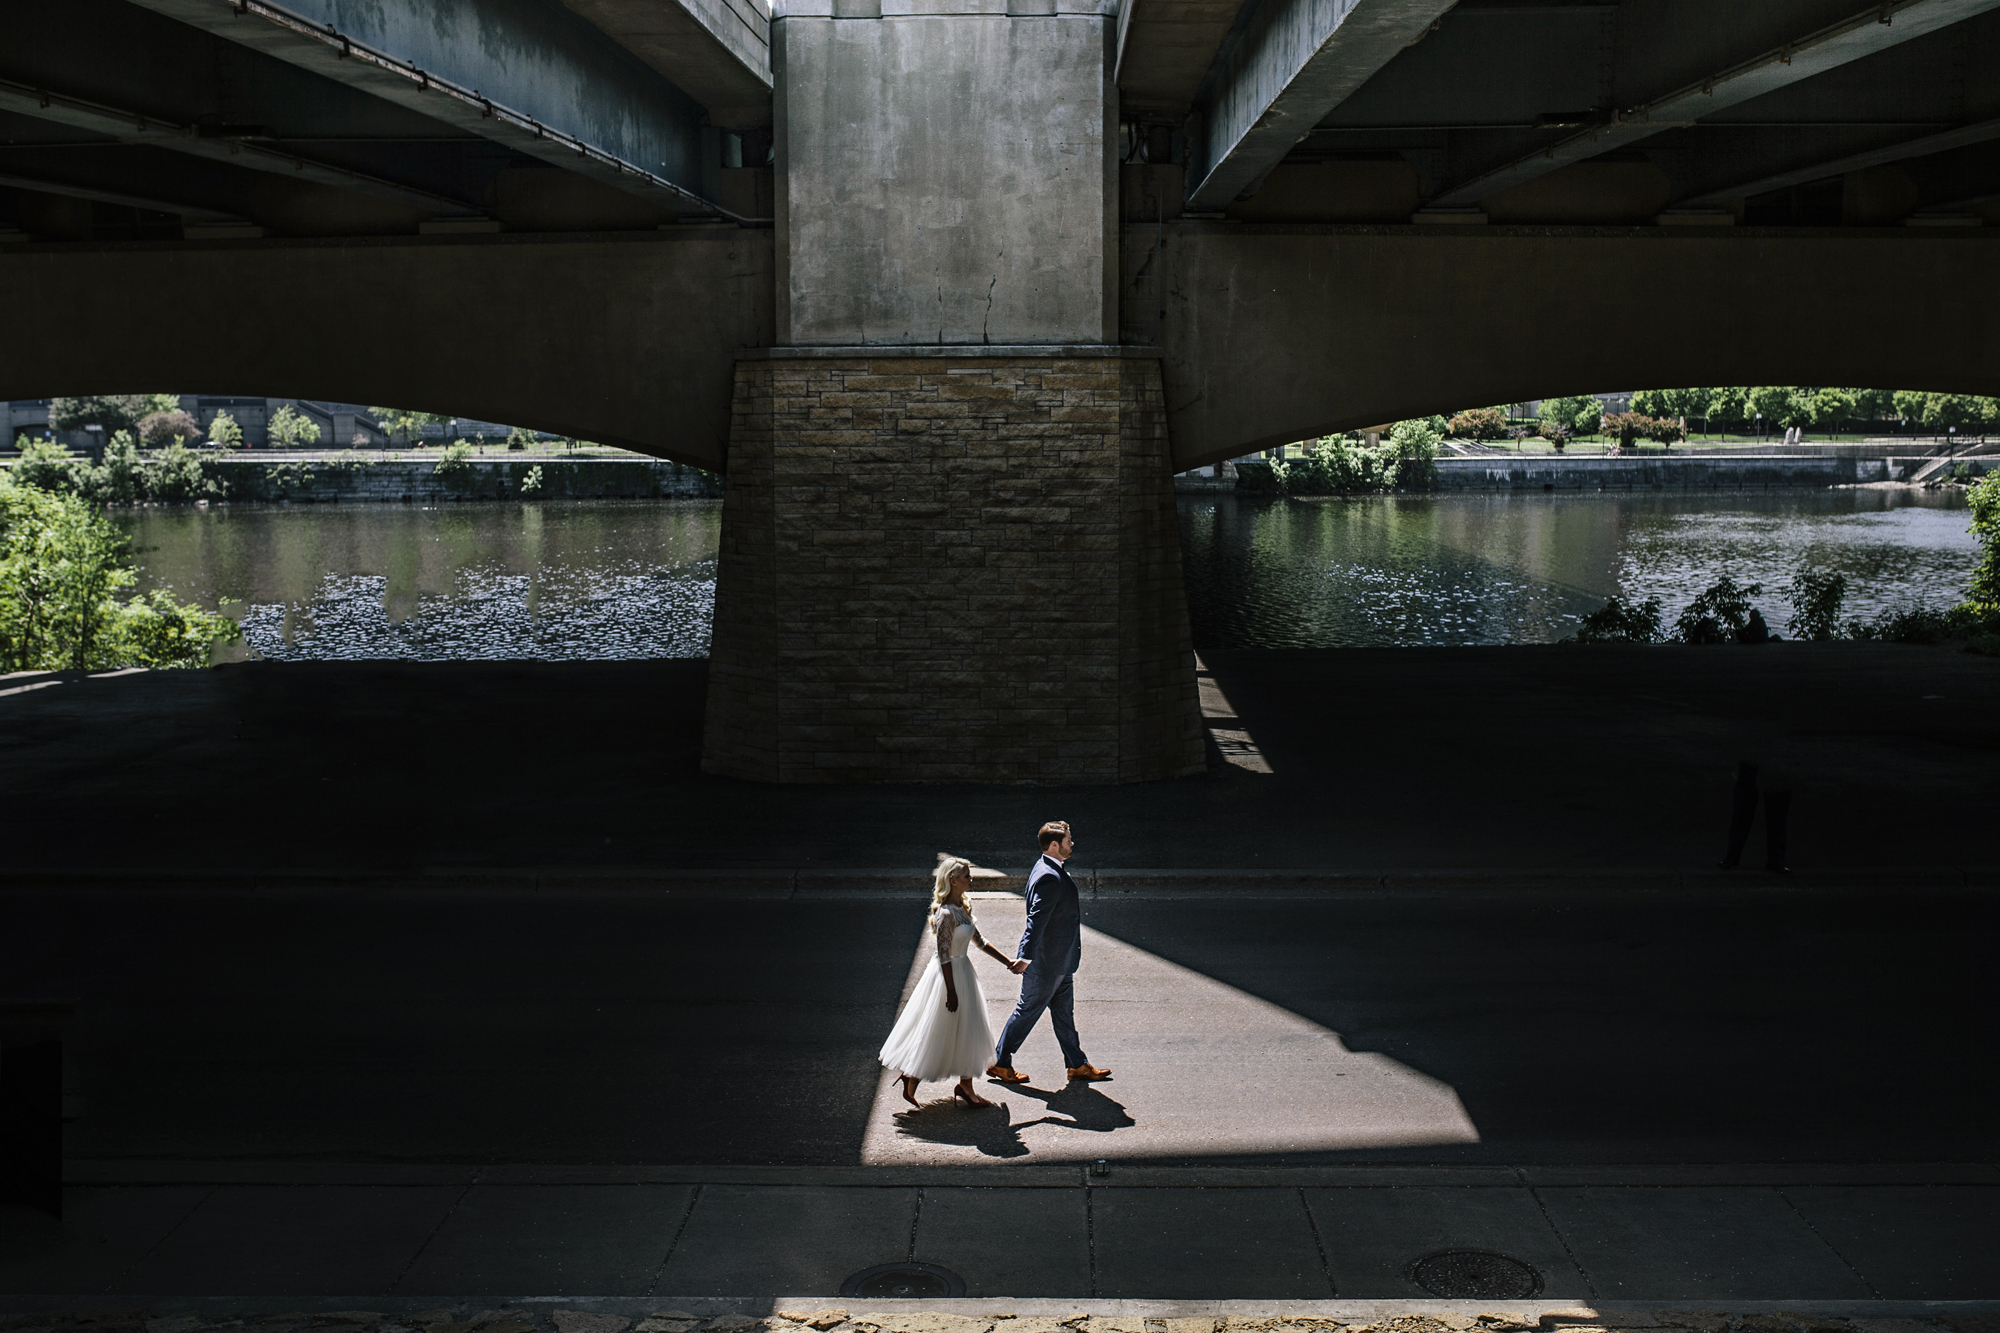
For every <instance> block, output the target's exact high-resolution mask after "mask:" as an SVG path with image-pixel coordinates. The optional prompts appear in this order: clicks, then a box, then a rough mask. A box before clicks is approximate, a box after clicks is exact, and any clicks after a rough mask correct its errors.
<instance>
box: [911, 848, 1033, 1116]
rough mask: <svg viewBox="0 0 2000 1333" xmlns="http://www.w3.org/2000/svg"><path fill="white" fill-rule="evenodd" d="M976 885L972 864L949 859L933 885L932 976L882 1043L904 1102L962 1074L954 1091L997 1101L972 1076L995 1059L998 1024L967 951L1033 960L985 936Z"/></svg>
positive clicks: (927, 974) (1017, 966)
mask: <svg viewBox="0 0 2000 1333" xmlns="http://www.w3.org/2000/svg"><path fill="white" fill-rule="evenodd" d="M971 887H972V863H971V862H970V861H965V860H961V859H960V858H958V857H955V856H949V857H946V858H945V859H944V860H943V861H942V862H941V863H940V864H939V865H938V868H937V875H936V877H935V879H934V881H933V883H932V887H931V927H930V928H931V939H932V941H933V943H934V945H935V949H934V952H933V953H932V955H931V960H930V962H928V963H926V964H925V965H924V975H923V977H922V979H921V980H919V981H918V982H917V988H916V990H914V991H912V992H911V993H910V1002H909V1003H908V1004H906V1005H904V1006H903V1012H902V1013H901V1014H899V1015H898V1016H897V1018H896V1026H895V1027H893V1028H891V1029H890V1030H889V1040H887V1041H885V1042H883V1043H882V1053H881V1056H880V1058H881V1061H882V1064H883V1066H884V1067H885V1068H888V1069H893V1070H895V1071H896V1072H897V1073H898V1074H899V1075H900V1076H901V1077H902V1080H903V1100H904V1101H906V1102H908V1103H909V1104H910V1105H912V1106H921V1105H922V1103H921V1102H919V1101H918V1100H917V1084H919V1083H926V1082H933V1081H935V1080H938V1079H944V1078H953V1077H956V1078H957V1079H958V1087H957V1088H956V1089H954V1090H953V1095H954V1096H957V1097H959V1098H961V1099H962V1100H964V1101H966V1102H969V1103H971V1104H972V1105H973V1106H991V1105H993V1103H992V1102H989V1101H987V1100H986V1099H985V1098H984V1097H981V1096H980V1095H979V1094H978V1093H976V1092H974V1091H973V1090H972V1076H973V1075H974V1074H978V1073H981V1072H983V1071H984V1070H985V1068H986V1066H987V1065H989V1064H991V1063H992V1062H993V1029H992V1028H991V1027H989V1026H988V1025H987V1022H986V1000H985V997H983V996H982V995H981V994H980V993H979V976H978V974H977V973H976V972H974V971H973V969H972V960H971V959H970V958H968V957H967V956H966V955H967V954H968V953H969V952H970V951H971V949H972V946H973V945H975V944H977V945H978V946H979V947H980V948H982V949H984V950H985V951H986V952H987V953H988V954H991V955H992V956H993V958H994V959H995V960H997V961H998V962H1000V963H1002V964H1004V965H1005V966H1006V968H1007V970H1008V971H1010V972H1017V973H1018V972H1025V971H1027V970H1028V965H1027V964H1026V963H1025V962H1022V961H1021V960H1020V959H1018V958H1009V957H1008V956H1007V955H1006V954H1003V953H1001V952H1000V951H999V950H998V949H996V948H994V947H993V946H992V945H990V944H988V943H987V942H986V941H985V940H984V939H982V938H981V937H980V934H979V928H978V927H977V926H976V925H974V924H973V921H972V909H971V908H970V907H968V906H966V902H965V891H966V890H967V889H969V888H971Z"/></svg>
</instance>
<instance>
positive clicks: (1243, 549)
mask: <svg viewBox="0 0 2000 1333" xmlns="http://www.w3.org/2000/svg"><path fill="white" fill-rule="evenodd" d="M1180 517H1181V540H1182V557H1183V560H1184V562H1185V564H1186V567H1187V575H1188V601H1189V607H1190V611H1191V613H1192V616H1193V620H1194V638H1195V646H1196V647H1198V648H1319V647H1332V646H1340V645H1363V644H1467V643H1547V642H1551V641H1553V640H1556V639H1560V638H1562V637H1564V636H1565V635H1567V634H1570V633H1572V632H1573V631H1574V630H1575V628H1576V622H1577V618H1578V617H1579V616H1581V615H1582V614H1584V613H1585V612H1588V611H1594V610H1596V609H1597V608H1598V607H1600V606H1602V605H1603V604H1604V602H1605V600H1606V599H1607V598H1609V597H1611V596H1612V595H1614V594H1616V595H1619V596H1625V597H1635V598H1638V599H1640V600H1644V599H1645V598H1648V597H1658V598H1659V599H1660V602H1661V604H1662V606H1663V608H1664V610H1665V612H1666V619H1667V622H1668V623H1669V624H1671V623H1672V622H1673V619H1674V617H1675V616H1676V615H1677V614H1678V613H1679V612H1680V610H1681V608H1682V607H1684V606H1685V605H1687V603H1688V602H1689V601H1690V600H1691V599H1692V598H1693V597H1694V596H1695V594H1696V593H1698V592H1700V591H1701V590H1702V589H1703V588H1705V587H1707V586H1709V585H1710V584H1712V583H1713V582H1714V581H1715V580H1716V579H1717V578H1718V577H1719V576H1721V575H1723V574H1727V575H1729V576H1730V577H1731V578H1734V579H1735V580H1736V581H1737V582H1739V583H1757V582H1761V583H1762V584H1763V585H1764V588H1765V592H1764V595H1763V596H1762V597H1760V598H1757V599H1756V601H1757V604H1758V605H1759V606H1760V607H1761V608H1762V610H1763V611H1764V615H1765V619H1767V620H1768V621H1769V622H1770V623H1771V625H1772V627H1773V628H1774V629H1776V630H1778V631H1779V632H1780V633H1782V632H1783V629H1784V625H1785V621H1786V619H1787V617H1788V616H1789V615H1790V609H1789V608H1788V607H1787V606H1786V605H1785V604H1784V601H1783V599H1782V596H1781V590H1782V588H1783V586H1784V585H1785V583H1786V582H1787V581H1789V579H1790V578H1791V574H1792V571H1793V570H1795V569H1797V568H1798V567H1799V566H1800V565H1801V564H1811V565H1813V566H1815V567H1818V568H1825V569H1833V570H1839V571H1840V572H1842V573H1844V574H1846V575H1847V577H1848V582H1849V591H1848V601H1847V610H1848V614H1850V615H1860V616H1862V617H1864V618H1865V617H1868V616H1872V615H1874V614H1875V613H1877V612H1880V611H1884V610H1897V609H1902V608H1904V607H1907V606H1910V605H1912V604H1916V603H1927V604H1929V605H1931V606H1945V605H1949V604H1951V603H1953V602H1956V601H1958V600H1959V599H1960V598H1962V597H1963V596H1964V594H1965V588H1966V584H1967V581H1968V579H1969V578H1970V575H1971V567H1972V559H1973V555H1974V553H1975V551H1976V550H1977V549H1978V547H1977V542H1976V541H1975V539H1974V538H1973V537H1972V536H1971V534H1969V533H1968V532H1967V531H1966V519H1967V515H1966V511H1965V502H1964V498H1963V497H1962V496H1961V495H1958V494H1956V493H1952V492H1943V491H1937V492H1925V491H1906V490H1879V491H1878V490H1824V491H1818V490H1814V491H1809V490H1797V491H1763V492H1751V493H1736V494H1715V493H1709V494H1706V495H1697V496H1687V495H1622V496H1610V495H1603V494H1590V495H1547V494H1539V493H1534V494H1525V495H1519V494H1511V493H1507V492H1479V493H1474V494H1461V495H1439V496H1366V497H1361V498H1356V499H1350V500H1338V499H1330V500H1251V499H1241V498H1237V497H1233V496H1222V497H1215V498H1210V497H1206V496H1202V497H1195V496H1185V497H1183V498H1182V499H1181V501H1180Z"/></svg>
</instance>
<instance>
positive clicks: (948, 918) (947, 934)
mask: <svg viewBox="0 0 2000 1333" xmlns="http://www.w3.org/2000/svg"><path fill="white" fill-rule="evenodd" d="M957 933H958V918H957V917H956V916H954V915H952V910H951V909H950V908H949V907H940V908H938V909H937V911H935V912H932V913H931V935H932V936H933V937H934V938H935V939H936V941H937V956H938V962H940V963H949V962H950V961H951V941H952V937H953V936H954V935H956V934H957Z"/></svg>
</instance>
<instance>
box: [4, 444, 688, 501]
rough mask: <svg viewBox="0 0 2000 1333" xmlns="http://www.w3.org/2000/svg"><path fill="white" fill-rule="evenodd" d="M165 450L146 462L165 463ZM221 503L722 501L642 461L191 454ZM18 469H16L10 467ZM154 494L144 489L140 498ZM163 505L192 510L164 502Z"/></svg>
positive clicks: (528, 455) (523, 455)
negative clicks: (162, 461)
mask: <svg viewBox="0 0 2000 1333" xmlns="http://www.w3.org/2000/svg"><path fill="white" fill-rule="evenodd" d="M163 456H164V455H162V454H161V453H160V452H159V451H154V452H152V453H149V454H147V455H145V457H146V458H147V459H148V460H149V461H157V460H159V459H160V458H162V457H163ZM192 458H193V460H194V461H195V462H196V463H197V464H198V466H199V469H200V473H201V476H202V478H203V479H205V480H206V481H208V482H212V483H213V486H212V488H211V491H212V499H210V500H208V501H197V503H213V502H214V501H218V500H219V501H239V502H249V503H259V502H262V503H275V504H414V503H419V502H423V503H450V502H455V501H464V500H658V499H720V498H722V478H721V477H720V476H719V475H717V474H716V473H713V472H706V471H703V470H702V469H700V468H694V467H687V466H684V465H682V464H680V463H670V462H667V461H666V460H664V459H657V458H643V457H640V456H639V455H637V454H631V453H625V452H623V451H620V452H619V454H618V456H617V457H574V456H565V455H556V454H550V453H546V452H544V453H532V452H519V453H514V452H499V451H496V452H494V453H492V454H487V455H472V456H468V457H451V456H447V455H446V454H445V453H444V451H442V450H437V449H427V450H421V451H416V452H408V453H401V454H391V453H385V452H381V451H376V450H358V449H349V450H344V451H336V452H328V453H312V454H308V453H303V452H300V453H289V452H283V451H264V452H262V453H260V454H255V455H252V454H216V453H211V452H201V453H196V454H193V455H192ZM10 466H11V465H10ZM145 493H146V492H145V491H144V490H143V489H142V490H141V491H140V494H142V495H143V494H145ZM159 503H168V504H171V503H185V501H175V500H163V501H159Z"/></svg>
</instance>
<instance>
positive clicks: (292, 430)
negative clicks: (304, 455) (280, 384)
mask: <svg viewBox="0 0 2000 1333" xmlns="http://www.w3.org/2000/svg"><path fill="white" fill-rule="evenodd" d="M270 432H271V441H272V443H274V444H276V445H277V446H278V447H279V448H281V449H303V448H306V447H309V446H311V445H315V444H318V443H319V437H320V429H319V423H318V422H316V421H314V420H313V419H312V418H311V417H309V416H307V415H306V414H305V413H303V412H301V411H299V410H298V409H297V408H295V407H293V406H292V405H291V404H289V403H287V404H286V405H285V406H283V407H281V408H279V409H278V414H277V415H276V416H274V417H272V418H271V425H270Z"/></svg>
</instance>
